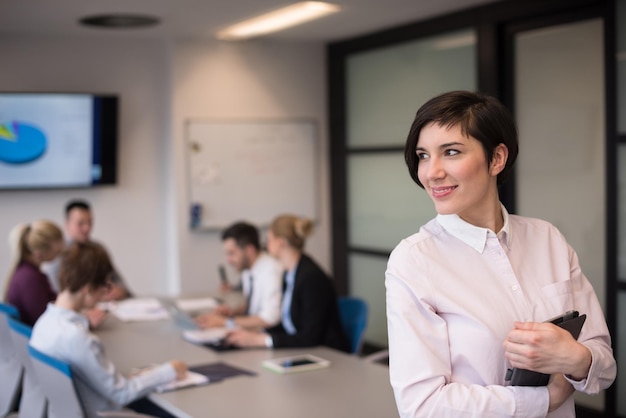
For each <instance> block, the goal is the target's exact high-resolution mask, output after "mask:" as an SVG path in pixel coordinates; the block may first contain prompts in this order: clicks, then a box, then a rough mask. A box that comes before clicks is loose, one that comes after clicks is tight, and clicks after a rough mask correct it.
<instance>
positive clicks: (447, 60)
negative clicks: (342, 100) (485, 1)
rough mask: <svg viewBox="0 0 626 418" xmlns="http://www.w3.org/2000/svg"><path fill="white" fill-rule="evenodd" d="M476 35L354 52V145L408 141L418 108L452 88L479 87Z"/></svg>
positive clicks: (350, 86)
mask: <svg viewBox="0 0 626 418" xmlns="http://www.w3.org/2000/svg"><path fill="white" fill-rule="evenodd" d="M475 44H476V36H475V34H474V31H473V30H464V31H459V32H453V33H450V34H446V35H439V36H435V37H429V38H424V39H420V40H418V41H412V42H408V43H403V44H399V45H395V46H392V47H387V48H384V49H377V50H373V51H368V52H363V53H359V54H354V55H351V56H350V57H349V58H348V60H347V63H346V66H347V76H346V79H347V95H348V97H347V101H348V135H347V136H348V139H347V144H348V147H355V146H359V147H362V146H365V147H367V146H377V145H403V144H404V142H405V141H406V137H407V134H408V132H409V126H410V125H411V122H412V121H413V118H414V116H415V112H416V111H417V109H418V108H419V106H420V105H422V104H423V103H424V102H425V101H426V100H428V99H430V98H431V97H433V96H435V95H437V94H439V93H443V92H445V91H449V90H457V89H464V90H475V89H476V51H475V49H476V47H475Z"/></svg>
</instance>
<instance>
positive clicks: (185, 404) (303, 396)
mask: <svg viewBox="0 0 626 418" xmlns="http://www.w3.org/2000/svg"><path fill="white" fill-rule="evenodd" d="M96 333H97V335H98V336H99V337H100V339H101V340H102V342H103V344H104V346H105V349H106V352H107V355H108V357H109V358H110V359H111V360H112V361H113V362H114V363H115V364H116V366H117V367H118V369H119V371H121V372H122V373H130V372H131V371H132V370H133V369H136V368H141V367H146V366H149V365H152V364H158V363H162V362H165V361H168V360H171V359H178V360H182V361H184V362H186V363H187V364H188V365H189V366H200V365H205V364H209V363H215V362H223V363H226V364H228V365H231V366H234V367H237V368H240V369H244V370H246V371H249V372H253V373H255V374H256V375H254V376H247V375H240V376H234V377H230V378H226V379H224V380H221V381H218V382H215V383H210V384H208V385H203V386H196V387H189V388H184V389H179V390H175V391H171V392H165V393H153V394H151V395H150V399H151V400H152V401H153V402H155V403H157V404H158V405H160V406H161V407H162V408H164V409H166V410H167V411H169V412H171V413H172V414H174V415H176V416H178V417H180V418H188V417H193V418H202V417H216V418H220V417H261V418H265V417H267V418H270V417H272V418H320V417H323V418H350V417H372V418H374V417H375V418H383V417H397V416H398V412H397V409H396V405H395V401H394V398H393V392H392V390H391V386H390V384H389V369H388V367H387V366H385V365H381V364H376V363H370V362H367V361H365V360H363V359H361V358H359V357H357V356H353V355H349V354H346V353H343V352H340V351H337V350H334V349H331V348H327V347H312V348H299V349H262V348H259V349H239V350H230V351H220V352H217V351H214V350H212V349H209V348H206V347H203V346H200V345H195V344H192V343H190V342H187V341H186V340H184V339H183V338H182V336H181V330H180V329H179V328H177V326H176V325H175V323H174V321H172V320H171V319H166V320H159V321H147V322H122V321H120V320H119V319H117V318H116V317H114V316H113V315H109V317H108V318H107V319H106V320H105V321H104V323H103V324H101V325H100V326H99V328H98V330H97V332H96ZM296 354H313V355H316V356H318V357H321V358H323V359H326V360H329V361H330V366H329V367H326V368H323V369H318V370H311V371H304V372H298V373H291V374H278V373H276V372H273V371H270V370H268V369H266V368H264V367H263V366H262V362H263V361H264V360H266V359H270V358H279V357H285V356H291V355H296Z"/></svg>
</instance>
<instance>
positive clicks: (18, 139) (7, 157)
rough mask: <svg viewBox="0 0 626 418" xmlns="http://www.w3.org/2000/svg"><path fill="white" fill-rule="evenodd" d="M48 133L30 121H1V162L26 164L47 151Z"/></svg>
mask: <svg viewBox="0 0 626 418" xmlns="http://www.w3.org/2000/svg"><path fill="white" fill-rule="evenodd" d="M47 142H48V141H47V140H46V135H45V134H44V133H43V131H41V130H40V129H38V128H36V127H34V126H33V125H30V124H28V123H24V122H19V121H12V122H9V123H0V162H5V163H11V164H24V163H28V162H31V161H34V160H36V159H37V158H39V157H41V156H42V155H43V153H44V152H45V151H46V143H47Z"/></svg>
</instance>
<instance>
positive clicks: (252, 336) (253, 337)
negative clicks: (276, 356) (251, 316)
mask: <svg viewBox="0 0 626 418" xmlns="http://www.w3.org/2000/svg"><path fill="white" fill-rule="evenodd" d="M266 337H267V334H265V333H263V332H256V331H248V330H244V329H236V330H234V331H231V332H229V333H228V335H226V344H229V345H236V346H239V347H265V338H266Z"/></svg>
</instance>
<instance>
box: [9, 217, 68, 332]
mask: <svg viewBox="0 0 626 418" xmlns="http://www.w3.org/2000/svg"><path fill="white" fill-rule="evenodd" d="M9 245H10V246H11V251H12V253H13V262H12V267H11V269H10V270H9V275H8V278H7V288H6V291H5V295H4V299H5V300H6V302H7V303H9V304H11V305H13V306H15V308H17V310H18V311H19V313H20V319H21V320H22V322H24V323H25V324H28V325H30V326H32V325H34V324H35V321H37V318H39V316H40V315H41V314H42V313H43V312H44V311H45V310H46V306H47V304H48V302H52V301H54V300H55V298H56V296H57V295H56V293H55V292H54V291H53V290H52V287H51V286H50V282H49V281H48V278H47V277H46V275H45V274H43V273H42V272H41V271H40V270H39V268H40V266H41V263H43V262H45V261H50V260H53V259H54V258H56V257H57V256H58V255H59V254H60V253H61V251H62V250H63V247H64V245H65V244H64V242H63V232H62V231H61V229H60V228H59V227H58V226H56V225H55V224H54V223H52V222H50V221H46V220H39V221H35V222H33V223H31V224H20V225H17V226H15V227H13V229H12V230H11V232H10V233H9Z"/></svg>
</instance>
